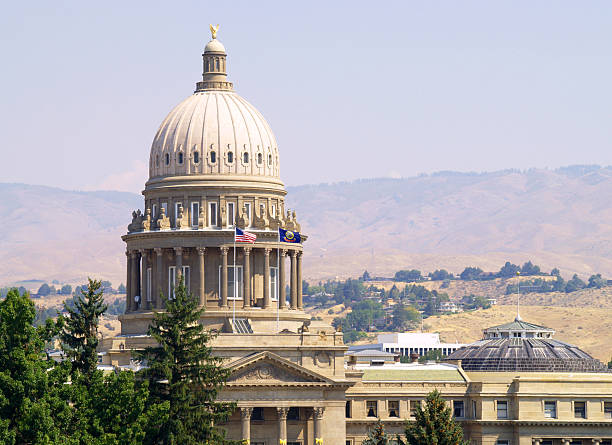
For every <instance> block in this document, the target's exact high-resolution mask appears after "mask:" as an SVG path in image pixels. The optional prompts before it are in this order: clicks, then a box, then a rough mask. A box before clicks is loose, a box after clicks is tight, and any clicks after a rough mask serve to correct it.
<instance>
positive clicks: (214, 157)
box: [210, 151, 217, 164]
mask: <svg viewBox="0 0 612 445" xmlns="http://www.w3.org/2000/svg"><path fill="white" fill-rule="evenodd" d="M215 162H217V152H215V151H211V152H210V163H211V164H214V163H215Z"/></svg>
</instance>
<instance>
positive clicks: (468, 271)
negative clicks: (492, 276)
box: [459, 267, 482, 281]
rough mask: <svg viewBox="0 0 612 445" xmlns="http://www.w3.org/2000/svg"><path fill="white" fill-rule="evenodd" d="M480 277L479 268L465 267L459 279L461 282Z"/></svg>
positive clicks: (480, 271) (480, 270)
mask: <svg viewBox="0 0 612 445" xmlns="http://www.w3.org/2000/svg"><path fill="white" fill-rule="evenodd" d="M481 275H482V269H481V268H480V267H466V268H465V269H463V272H461V275H459V277H460V278H461V279H462V280H466V281H469V280H477V279H479V278H480V276H481Z"/></svg>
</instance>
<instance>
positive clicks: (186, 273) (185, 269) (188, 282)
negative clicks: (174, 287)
mask: <svg viewBox="0 0 612 445" xmlns="http://www.w3.org/2000/svg"><path fill="white" fill-rule="evenodd" d="M182 271H183V283H184V284H185V289H186V290H187V292H189V289H190V288H191V274H190V273H189V272H190V269H189V266H183V268H182Z"/></svg>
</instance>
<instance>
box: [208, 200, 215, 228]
mask: <svg viewBox="0 0 612 445" xmlns="http://www.w3.org/2000/svg"><path fill="white" fill-rule="evenodd" d="M208 225H209V227H217V203H216V202H209V203H208Z"/></svg>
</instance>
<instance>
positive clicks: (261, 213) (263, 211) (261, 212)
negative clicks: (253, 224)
mask: <svg viewBox="0 0 612 445" xmlns="http://www.w3.org/2000/svg"><path fill="white" fill-rule="evenodd" d="M259 216H260V217H261V218H263V217H264V216H266V205H265V204H259Z"/></svg>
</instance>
